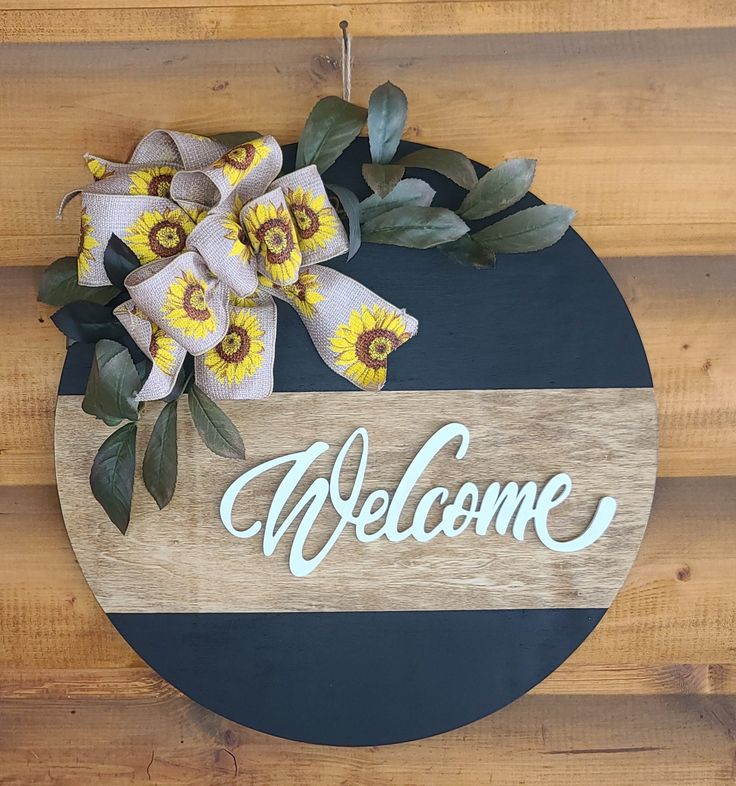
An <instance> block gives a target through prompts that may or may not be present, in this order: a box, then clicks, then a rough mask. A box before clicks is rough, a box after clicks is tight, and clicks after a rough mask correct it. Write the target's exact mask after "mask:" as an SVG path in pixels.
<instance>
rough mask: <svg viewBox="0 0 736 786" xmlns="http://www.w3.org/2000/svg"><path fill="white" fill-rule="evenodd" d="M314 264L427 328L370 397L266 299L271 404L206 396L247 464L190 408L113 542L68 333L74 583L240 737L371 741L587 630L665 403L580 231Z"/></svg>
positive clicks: (61, 447) (479, 699)
mask: <svg viewBox="0 0 736 786" xmlns="http://www.w3.org/2000/svg"><path fill="white" fill-rule="evenodd" d="M416 147H417V146H416V145H409V144H404V145H403V152H405V153H406V152H410V151H411V150H413V149H416ZM293 154H294V151H293V149H291V150H290V149H289V148H287V149H285V162H286V164H287V166H288V165H289V163H290V159H291V160H292V161H293ZM366 160H368V150H367V144H366V142H365V140H358V141H357V142H355V143H354V144H353V145H352V146H351V148H350V149H349V150H348V151H347V153H345V154H344V155H343V156H342V158H341V159H340V160H339V161H338V163H337V164H336V165H335V166H333V168H332V170H331V171H329V172H328V173H327V174H326V175H325V182H327V183H330V182H334V183H339V184H343V185H346V186H348V187H350V188H353V189H354V190H355V191H357V192H361V191H363V192H364V191H365V186H363V185H361V182H360V163H361V162H362V161H366ZM478 169H479V172H482V171H485V169H484V168H483V167H480V166H479V167H478ZM409 174H411V172H410V173H409ZM422 176H423V177H426V178H427V179H428V180H430V181H431V184H432V185H433V186H434V187H435V188H436V189H437V197H436V199H435V204H440V205H446V206H449V207H456V206H457V205H458V204H459V203H460V201H461V199H462V192H461V190H460V189H459V188H458V187H456V186H454V185H453V184H452V183H450V182H449V181H446V180H444V179H443V178H442V177H441V176H439V175H436V176H433V175H431V174H429V173H427V172H426V171H423V172H422ZM532 204H539V201H538V200H536V199H535V198H534V197H532V196H529V197H528V198H527V199H526V200H525V203H522V204H521V205H520V206H517V207H516V208H515V209H518V207H527V206H530V205H532ZM329 264H330V265H332V266H334V267H336V268H338V269H342V270H344V271H345V272H348V273H349V275H350V276H352V277H354V278H356V279H357V280H359V281H361V282H362V283H364V284H365V285H367V286H368V287H369V288H370V289H372V290H374V291H375V292H377V293H378V294H380V295H382V296H383V297H385V298H387V299H388V300H390V301H391V302H392V303H396V304H398V305H401V306H404V307H406V308H407V309H408V310H409V311H410V313H411V314H413V315H414V316H416V317H417V318H418V320H419V332H418V334H417V336H416V337H415V338H413V339H412V340H411V341H410V342H409V343H408V344H407V345H406V346H404V347H401V348H400V349H399V350H398V351H396V352H395V353H394V354H393V355H392V356H391V358H390V366H389V375H388V379H389V381H388V384H387V385H386V388H385V390H384V391H383V392H381V393H378V394H373V393H365V392H361V391H358V390H356V389H355V388H353V387H352V386H351V385H350V384H349V383H348V382H346V381H345V380H344V379H342V378H340V377H338V376H337V375H335V374H333V373H332V372H331V371H330V370H329V369H328V368H327V367H326V366H325V365H324V363H322V362H321V361H320V360H319V358H318V356H317V354H316V352H315V350H314V348H313V346H312V345H311V343H310V341H309V338H308V336H307V333H306V331H304V329H303V327H302V325H301V322H300V321H299V319H298V317H297V315H296V313H295V312H294V311H293V310H292V309H290V308H288V307H286V308H283V307H282V304H281V303H279V312H278V319H279V328H278V331H279V334H278V339H277V345H276V366H275V385H274V390H275V392H274V394H273V395H272V396H271V397H270V398H268V399H266V400H263V401H250V402H244V401H241V402H222V408H223V409H224V410H225V411H226V412H227V414H228V415H229V416H230V417H231V418H232V420H233V421H234V422H235V423H236V425H237V426H238V428H239V429H240V432H241V434H242V435H243V438H244V440H245V443H246V450H247V456H246V460H245V461H244V462H237V461H233V460H228V459H222V458H218V457H217V456H214V455H213V454H211V453H209V452H208V451H207V450H206V449H205V448H204V447H203V445H202V444H201V442H200V440H199V437H198V436H197V434H196V431H195V430H194V428H193V426H192V425H191V422H190V420H189V418H188V417H187V416H186V412H185V404H184V402H183V401H182V404H181V410H182V411H181V413H180V417H179V479H178V485H177V491H176V494H175V496H174V500H173V502H172V503H171V504H170V505H169V506H168V507H167V508H165V509H164V510H163V511H160V512H159V511H158V509H157V507H156V504H155V503H154V501H153V500H152V499H151V498H150V497H149V496H148V495H147V494H146V493H145V490H144V489H143V488H142V484H141V483H140V482H139V481H137V488H136V493H135V495H134V504H133V515H132V518H131V524H130V527H129V529H128V532H127V534H126V535H125V536H122V535H121V534H120V533H119V532H118V530H117V529H116V528H115V527H114V526H113V525H112V524H110V522H109V521H108V520H107V518H106V516H105V514H104V512H103V511H102V509H101V508H100V507H99V505H98V504H97V503H96V501H95V500H94V498H93V497H92V494H91V492H90V489H89V468H90V466H91V464H92V460H93V458H94V455H95V452H96V450H97V448H98V447H99V445H100V444H101V442H102V441H103V439H104V438H105V436H106V435H107V434H108V433H109V429H108V428H107V427H106V426H104V424H103V423H101V422H100V421H97V420H94V419H93V418H91V417H90V416H88V415H85V414H84V413H83V412H82V410H81V408H80V403H81V398H82V395H83V393H84V389H85V385H86V379H87V374H88V372H89V367H90V362H91V357H92V351H93V348H92V347H91V346H85V345H82V344H75V345H73V346H71V347H70V349H69V352H68V356H67V360H66V364H65V367H64V372H63V376H62V380H61V385H60V390H59V401H58V406H57V417H56V443H55V450H56V468H57V476H58V485H59V496H60V499H61V504H62V510H63V514H64V519H65V522H66V526H67V530H68V532H69V537H70V539H71V542H72V545H73V546H74V550H75V552H76V555H77V558H78V560H79V564H80V566H81V568H82V570H83V571H84V573H85V576H86V578H87V581H88V582H89V585H90V587H91V588H92V591H93V592H94V594H95V596H96V597H97V599H98V601H99V602H100V604H101V605H102V608H103V609H104V610H105V612H106V613H107V614H108V616H109V617H110V619H111V620H112V622H113V624H114V625H115V626H116V627H117V629H118V630H119V631H120V633H121V634H122V635H123V636H124V637H125V639H126V640H127V641H128V642H129V643H130V644H131V646H132V647H133V648H134V649H135V650H136V651H137V652H138V653H139V654H140V656H141V657H142V658H143V659H144V660H145V661H146V662H147V663H149V664H150V665H151V666H152V667H153V668H154V669H155V670H156V671H157V672H159V673H160V674H161V675H162V676H163V677H164V678H166V679H167V680H169V681H170V682H171V683H172V684H173V685H174V686H176V687H177V688H178V689H179V690H181V691H182V692H184V693H185V694H187V695H188V696H190V697H191V698H192V699H194V700H195V701H198V702H199V703H201V704H203V705H204V706H206V707H208V708H210V709H212V710H214V711H215V712H218V713H220V714H221V715H224V716H226V717H228V718H230V719H232V720H234V721H237V722H239V723H242V724H244V725H246V726H250V727H252V728H255V729H258V730H261V731H265V732H269V733H271V734H276V735H279V736H282V737H288V738H291V739H295V740H304V741H309V742H318V743H327V744H337V745H368V744H370V745H376V744H381V743H392V742H399V741H404V740H411V739H416V738H420V737H425V736H429V735H432V734H437V733H438V732H443V731H446V730H449V729H452V728H455V727H457V726H460V725H462V724H465V723H469V722H470V721H473V720H476V719H478V718H480V717H482V716H484V715H487V714H488V713H491V712H493V711H495V710H497V709H499V708H500V707H503V706H504V705H505V704H507V703H508V702H510V701H512V700H514V699H515V698H517V697H518V696H521V695H522V694H524V693H525V692H526V691H528V690H529V689H530V688H532V687H533V686H534V685H535V684H536V683H538V682H539V681H540V680H542V679H543V678H544V677H545V676H547V675H548V674H549V673H550V672H551V671H553V670H554V669H555V668H557V667H558V666H559V664H560V663H562V661H564V660H565V659H566V658H567V657H568V656H569V655H570V653H571V652H572V651H573V650H574V649H575V648H576V647H577V646H578V645H579V644H580V643H581V642H582V641H583V640H584V639H585V637H586V636H587V635H588V634H589V633H590V632H591V631H592V629H593V628H594V627H595V626H596V624H597V623H598V622H599V621H600V619H601V617H602V616H603V614H604V613H605V611H606V609H607V608H608V607H609V605H610V604H611V602H612V600H613V598H614V597H615V595H616V592H617V590H618V589H619V587H620V586H621V584H622V583H623V581H624V579H625V577H626V574H627V572H628V570H629V567H630V565H631V563H632V561H633V559H634V557H635V555H636V552H637V549H638V546H639V542H640V540H641V537H642V535H643V533H644V528H645V526H646V522H647V518H648V515H649V509H650V504H651V500H652V494H653V488H654V480H655V474H656V454H657V425H656V411H655V403H654V396H653V391H652V387H651V377H650V373H649V368H648V364H647V360H646V356H645V353H644V350H643V348H642V345H641V341H640V339H639V335H638V333H637V330H636V327H635V325H634V323H633V321H632V318H631V316H630V314H629V312H628V310H627V308H626V305H625V303H624V301H623V299H622V297H621V295H620V293H619V292H618V290H617V288H616V286H615V285H614V283H613V281H612V280H611V278H610V277H609V275H608V273H607V272H606V270H605V268H604V267H603V265H602V264H601V262H600V261H599V260H598V259H597V257H596V256H595V254H593V252H592V251H591V250H590V249H589V248H588V246H587V245H586V244H585V243H584V242H583V241H582V240H581V239H580V237H579V236H578V235H577V234H575V232H573V231H569V232H568V233H567V235H566V236H565V237H564V238H563V239H562V240H561V241H560V242H559V243H557V244H556V245H555V246H553V247H552V248H549V249H547V250H545V251H543V252H540V253H536V254H528V255H518V256H515V257H503V256H502V257H501V258H500V259H499V262H498V265H497V267H496V268H495V269H491V270H478V269H474V268H466V267H462V266H459V265H457V264H455V263H453V262H451V261H449V260H448V258H447V257H446V256H444V255H443V254H442V253H441V252H439V251H437V250H429V251H415V250H410V249H400V248H396V247H391V246H378V245H369V244H366V245H364V246H363V248H362V249H361V251H360V253H359V254H358V256H357V257H355V258H354V259H353V260H352V261H351V262H350V263H347V264H346V263H345V261H344V260H336V261H334V262H332V263H329ZM159 406H160V405H158V404H154V405H149V406H148V407H147V409H148V410H149V412H147V415H146V417H145V418H143V420H142V422H141V425H140V426H139V433H140V437H139V440H138V443H139V450H142V449H143V448H144V447H145V444H146V442H147V437H148V434H149V433H150V429H151V427H152V424H153V422H154V420H155V418H154V417H153V412H150V411H151V410H153V411H154V412H155V411H158V408H159ZM315 444H318V445H319V446H320V447H319V448H315V449H313V450H312V452H311V453H309V452H308V451H309V449H310V448H312V446H314V445H315ZM139 466H140V463H139ZM223 499H224V500H225V501H224V503H223ZM366 500H367V502H366ZM254 522H261V526H260V527H259V526H256V525H255V524H254ZM226 525H227V526H226ZM244 534H247V537H243V535H244Z"/></svg>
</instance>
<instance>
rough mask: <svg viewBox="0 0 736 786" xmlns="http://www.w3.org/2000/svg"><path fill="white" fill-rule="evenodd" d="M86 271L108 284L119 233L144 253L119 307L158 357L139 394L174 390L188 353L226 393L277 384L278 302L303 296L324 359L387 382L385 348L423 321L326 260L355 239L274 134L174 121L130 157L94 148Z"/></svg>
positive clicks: (244, 395)
mask: <svg viewBox="0 0 736 786" xmlns="http://www.w3.org/2000/svg"><path fill="white" fill-rule="evenodd" d="M86 158H87V163H88V166H89V168H90V170H91V171H92V173H93V175H94V177H95V181H96V182H95V183H94V184H92V185H91V186H89V187H88V188H86V189H83V190H81V191H75V192H72V193H71V194H68V195H67V197H65V200H64V202H63V203H62V205H64V204H66V202H68V200H69V198H71V197H72V196H75V195H76V194H78V193H81V195H82V236H81V240H80V247H79V261H78V275H79V282H80V283H81V284H84V285H87V286H100V285H104V284H108V283H109V279H108V277H107V275H106V273H105V266H104V262H103V256H104V250H105V247H106V245H107V243H108V241H109V239H110V236H111V234H112V233H115V234H116V235H118V236H119V237H121V238H122V239H123V240H124V241H125V242H126V243H127V244H128V246H130V248H131V249H132V250H133V251H134V252H135V254H136V255H137V256H138V259H139V260H140V262H141V266H140V267H139V268H137V269H135V270H134V271H133V272H131V273H130V274H129V275H128V276H127V278H126V279H125V286H126V289H127V290H128V292H129V294H130V300H128V301H127V302H125V303H123V304H122V305H120V306H118V307H117V308H116V309H115V314H116V316H117V317H118V319H119V320H120V321H121V323H122V324H123V325H124V326H125V328H126V329H127V330H128V332H129V333H130V335H131V336H132V337H133V339H134V341H135V342H136V344H137V345H138V346H139V347H140V348H141V350H142V351H143V352H144V353H145V354H146V355H147V356H148V357H149V359H150V360H151V361H152V364H153V365H152V370H151V373H150V374H149V376H148V378H147V380H146V382H145V384H144V385H143V388H142V389H141V391H140V393H139V398H140V399H141V400H143V401H146V400H152V399H159V398H163V397H165V396H166V395H168V393H169V392H170V391H171V389H172V388H173V386H174V383H175V381H176V378H177V375H178V373H179V371H180V369H181V366H182V363H183V362H184V359H185V357H186V354H187V352H189V353H191V354H192V355H194V357H195V364H194V368H195V378H196V382H197V384H198V385H199V386H200V387H201V388H202V389H203V390H204V391H205V392H206V393H208V395H210V396H211V397H212V398H218V399H256V398H265V397H266V396H268V395H270V393H271V391H272V389H273V362H274V345H275V340H276V305H275V303H274V300H273V298H274V297H276V298H279V299H280V300H283V301H285V302H286V303H288V304H289V305H291V306H292V307H294V308H295V309H296V311H297V312H298V314H299V316H300V317H301V319H302V321H303V322H304V325H305V326H306V328H307V331H308V332H309V335H310V337H311V339H312V341H313V343H314V346H315V347H316V349H317V352H318V353H319V354H320V356H321V357H322V359H323V360H324V362H325V363H326V364H327V365H328V366H329V367H330V368H331V369H332V370H333V371H335V372H336V373H338V374H340V375H341V376H343V377H345V378H346V379H348V380H350V381H351V382H352V383H353V384H355V385H356V386H358V387H360V388H363V389H366V390H380V389H381V388H382V387H383V385H384V383H385V380H386V364H387V358H388V355H389V354H390V353H391V352H392V351H393V350H394V349H396V348H397V347H398V346H400V345H401V344H403V343H404V342H405V341H407V340H408V339H409V338H411V337H412V336H413V335H414V334H415V333H416V331H417V321H416V319H414V318H413V317H411V316H410V315H408V314H407V313H406V312H404V311H401V310H399V309H397V308H396V307H394V306H392V305H391V304H390V303H388V302H387V301H385V300H383V298H381V297H379V296H378V295H376V294H375V293H373V292H371V291H370V290H368V289H366V288H365V287H364V286H362V285H361V284H359V283H358V282H357V281H354V280H353V279H351V278H349V277H347V276H344V275H342V274H341V273H338V272H337V271H336V270H333V269H331V268H329V267H324V266H321V265H320V264H319V263H320V262H325V261H327V260H329V259H333V258H334V257H337V256H340V255H341V254H343V253H345V252H346V251H347V248H348V245H347V237H346V234H345V230H344V228H343V226H342V223H341V221H340V219H339V217H338V215H337V213H336V211H335V209H334V208H333V207H332V205H331V204H330V202H329V199H328V197H327V193H326V191H325V187H324V184H323V182H322V179H321V177H320V175H319V173H318V171H317V169H316V168H315V167H314V166H308V167H305V168H304V169H300V170H298V171H296V172H293V173H292V174H288V175H285V176H283V177H280V178H278V179H276V180H275V179H274V178H275V177H276V176H277V175H278V173H279V172H280V170H281V165H282V154H281V148H280V147H279V145H278V143H277V142H276V140H275V139H274V138H273V137H271V136H265V137H262V138H259V139H255V140H252V141H250V142H247V143H244V144H241V145H238V146H237V147H235V148H233V149H231V150H226V148H225V146H224V145H222V144H220V143H219V142H217V141H215V140H212V139H208V138H206V137H201V136H196V135H194V134H185V133H181V132H177V131H162V130H158V131H153V132H151V133H150V134H148V135H147V136H146V137H145V138H144V139H143V140H142V141H141V142H140V144H139V145H138V147H137V148H136V150H135V152H134V153H133V155H132V157H131V159H130V161H129V162H128V163H127V164H119V163H114V162H111V161H106V160H104V159H101V158H97V157H94V156H89V155H88V156H87V157H86Z"/></svg>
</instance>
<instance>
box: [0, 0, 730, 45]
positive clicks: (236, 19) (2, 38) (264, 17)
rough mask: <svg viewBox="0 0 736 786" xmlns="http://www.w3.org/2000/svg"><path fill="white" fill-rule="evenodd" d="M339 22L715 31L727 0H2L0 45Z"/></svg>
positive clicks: (363, 27) (435, 29)
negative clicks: (327, 0)
mask: <svg viewBox="0 0 736 786" xmlns="http://www.w3.org/2000/svg"><path fill="white" fill-rule="evenodd" d="M162 6H163V7H162ZM274 18H278V19H279V24H278V25H274V24H273V22H272V20H273V19H274ZM343 19H345V20H347V21H348V22H349V23H350V25H351V29H352V30H353V32H354V35H356V36H361V37H367V36H381V37H387V36H406V35H415V36H444V35H448V34H453V35H483V34H488V35H493V34H499V33H559V32H571V31H576V32H578V31H609V30H631V29H633V30H638V29H656V30H662V29H674V28H716V27H728V26H732V25H733V24H734V22H735V21H736V13H734V8H733V5H732V4H730V3H729V2H727V0H710V1H709V2H692V3H690V2H687V0H656V2H652V3H650V4H649V5H648V6H647V9H646V13H642V11H641V6H640V5H639V4H638V3H636V2H635V0H621V1H619V2H615V1H614V0H596V1H595V2H590V3H584V4H581V3H579V2H575V0H502V1H501V2H498V1H497V2H472V1H468V0H466V1H465V2H442V0H437V1H436V2H431V1H430V2H401V0H397V1H394V2H391V0H389V2H385V3H372V2H368V0H363V1H361V0H357V2H353V3H339V4H337V5H327V4H324V3H320V2H319V0H310V1H309V2H307V3H306V4H301V3H297V2H296V1H295V0H262V2H260V3H257V4H248V3H242V2H241V3H239V2H237V0H219V1H218V2H215V3H211V4H208V5H207V6H206V7H205V6H202V5H201V4H199V0H184V1H183V2H182V1H181V0H167V2H165V3H162V4H161V5H158V4H157V6H156V7H151V8H146V7H130V6H129V4H128V3H127V2H124V1H123V2H121V1H120V0H101V1H98V2H91V1H90V0H82V2H80V3H79V4H77V5H76V6H75V8H73V9H69V8H68V7H64V5H63V3H62V0H46V2H44V3H43V7H39V6H38V4H37V3H36V2H35V0H31V1H29V0H5V2H4V3H3V8H2V9H0V42H14V43H19V42H20V43H23V42H31V43H36V42H45V43H49V42H79V41H88V42H99V41H159V40H183V41H198V40H212V39H216V40H230V39H239V38H249V39H263V38H265V39H285V38H286V39H291V38H297V39H299V38H319V37H330V36H334V35H337V34H338V23H339V22H340V21H341V20H343Z"/></svg>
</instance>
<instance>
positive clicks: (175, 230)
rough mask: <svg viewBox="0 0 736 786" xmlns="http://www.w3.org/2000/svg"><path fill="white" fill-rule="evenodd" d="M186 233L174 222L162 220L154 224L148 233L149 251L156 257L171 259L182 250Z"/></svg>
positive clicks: (185, 240)
mask: <svg viewBox="0 0 736 786" xmlns="http://www.w3.org/2000/svg"><path fill="white" fill-rule="evenodd" d="M186 242H187V233H186V232H185V231H184V227H183V226H182V225H181V224H179V223H177V222H176V221H171V220H170V219H164V220H163V221H159V222H158V223H156V224H154V225H153V227H152V228H151V231H150V232H149V233H148V243H149V245H150V246H151V251H153V253H154V254H156V256H158V257H171V256H174V254H178V253H179V252H180V251H183V250H184V246H185V244H186Z"/></svg>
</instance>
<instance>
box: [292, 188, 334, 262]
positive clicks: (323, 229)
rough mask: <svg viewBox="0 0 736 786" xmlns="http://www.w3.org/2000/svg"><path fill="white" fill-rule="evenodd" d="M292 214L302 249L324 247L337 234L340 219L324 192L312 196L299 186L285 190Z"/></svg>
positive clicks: (309, 249)
mask: <svg viewBox="0 0 736 786" xmlns="http://www.w3.org/2000/svg"><path fill="white" fill-rule="evenodd" d="M286 201H287V202H288V204H289V209H290V210H291V214H292V216H294V221H295V222H296V229H297V232H298V234H299V245H300V246H301V247H302V250H304V251H317V250H318V249H320V248H326V246H327V244H328V243H329V241H330V240H332V238H333V237H335V235H336V234H337V224H338V221H339V220H340V219H339V218H338V217H337V216H336V215H335V211H334V210H333V208H332V206H331V205H330V204H329V202H328V201H327V198H326V197H325V195H324V194H319V195H317V196H314V194H313V193H312V192H311V191H305V190H304V189H303V188H302V187H301V186H299V187H298V188H296V189H293V190H292V189H289V190H288V191H287V192H286Z"/></svg>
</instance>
